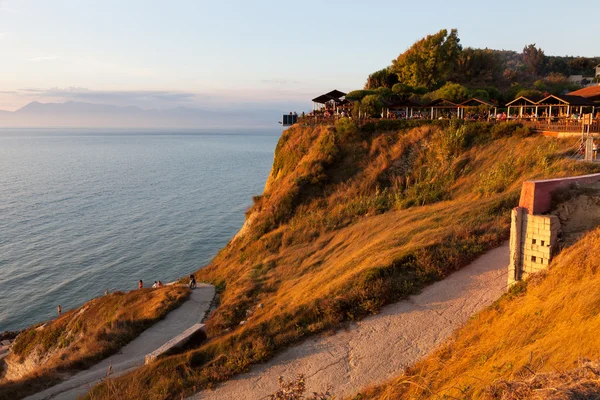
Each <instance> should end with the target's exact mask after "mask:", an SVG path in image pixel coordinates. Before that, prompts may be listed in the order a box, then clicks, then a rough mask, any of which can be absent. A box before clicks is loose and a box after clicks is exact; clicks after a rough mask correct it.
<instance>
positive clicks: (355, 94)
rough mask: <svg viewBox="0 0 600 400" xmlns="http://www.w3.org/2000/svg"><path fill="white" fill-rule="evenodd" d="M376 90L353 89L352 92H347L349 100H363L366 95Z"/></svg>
mask: <svg viewBox="0 0 600 400" xmlns="http://www.w3.org/2000/svg"><path fill="white" fill-rule="evenodd" d="M375 93H377V92H375V91H374V90H353V91H351V92H350V93H348V94H346V98H347V99H348V100H362V99H363V98H364V97H365V96H368V95H370V94H375Z"/></svg>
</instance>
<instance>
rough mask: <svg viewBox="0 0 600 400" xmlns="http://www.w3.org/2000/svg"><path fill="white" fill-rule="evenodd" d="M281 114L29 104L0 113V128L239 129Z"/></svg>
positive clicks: (270, 122) (270, 120)
mask: <svg viewBox="0 0 600 400" xmlns="http://www.w3.org/2000/svg"><path fill="white" fill-rule="evenodd" d="M280 119H281V112H278V111H276V110H266V109H265V110H260V109H258V110H257V109H256V108H253V109H251V110H247V111H246V110H243V109H239V108H238V109H235V110H232V111H206V110H200V109H195V108H187V107H176V108H171V109H166V110H155V109H152V110H144V109H141V108H139V107H119V106H113V105H106V104H93V103H81V102H72V101H71V102H66V103H39V102H37V101H34V102H31V103H29V104H27V105H26V106H24V107H22V108H20V109H18V110H16V111H1V110H0V127H111V128H191V129H193V128H238V127H239V128H242V127H268V126H271V127H273V126H276V124H277V121H278V120H280Z"/></svg>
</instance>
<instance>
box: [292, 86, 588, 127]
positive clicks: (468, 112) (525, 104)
mask: <svg viewBox="0 0 600 400" xmlns="http://www.w3.org/2000/svg"><path fill="white" fill-rule="evenodd" d="M588 89H589V88H588ZM580 92H581V91H580ZM574 93H577V92H574ZM585 94H586V95H583V93H582V95H578V94H568V95H560V96H557V95H549V96H546V97H544V98H543V99H541V100H538V101H536V100H533V99H530V98H527V97H524V96H521V97H519V98H517V99H515V100H513V101H511V102H509V103H508V104H506V111H505V112H503V113H498V105H497V104H495V103H492V102H490V101H487V100H483V99H480V98H476V97H473V98H470V99H468V100H466V101H463V102H461V103H455V102H452V101H449V100H446V99H437V100H434V101H432V102H430V103H428V104H421V103H419V102H418V101H415V100H412V99H406V98H402V97H399V96H392V97H391V98H389V99H384V100H382V103H383V104H382V106H383V107H382V109H381V114H380V115H379V116H378V117H377V118H373V117H372V116H368V115H365V114H364V113H363V112H359V113H358V115H356V114H355V115H354V116H352V115H351V111H352V108H353V106H354V104H355V102H354V101H352V100H349V99H345V95H346V94H345V93H343V92H340V91H339V90H332V91H331V92H329V93H325V94H323V95H321V96H318V97H316V98H314V99H313V100H312V101H313V111H312V112H311V113H309V114H308V115H306V116H305V118H304V119H300V120H301V121H302V122H303V123H305V124H322V123H325V124H326V123H333V122H334V121H335V120H336V119H339V118H343V117H349V118H353V119H355V120H356V121H355V122H356V123H358V124H359V125H362V124H365V123H368V122H373V121H376V120H385V119H392V120H396V119H407V120H413V119H419V120H438V119H457V118H458V119H465V120H470V121H488V122H494V123H502V122H507V121H518V122H521V123H523V124H524V125H527V126H529V127H531V128H532V129H534V130H536V131H540V132H544V133H550V134H559V135H560V134H567V135H569V134H570V135H572V134H575V133H584V132H589V133H595V134H600V90H598V89H596V88H594V90H588V91H586V92H585ZM587 95H589V96H587ZM586 115H587V117H586V118H584V116H586Z"/></svg>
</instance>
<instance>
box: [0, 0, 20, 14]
mask: <svg viewBox="0 0 600 400" xmlns="http://www.w3.org/2000/svg"><path fill="white" fill-rule="evenodd" d="M6 3H7V1H6V0H0V12H6V13H11V14H23V12H22V11H20V10H17V9H16V8H12V7H8V6H7V5H6Z"/></svg>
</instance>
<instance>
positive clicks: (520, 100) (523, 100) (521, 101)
mask: <svg viewBox="0 0 600 400" xmlns="http://www.w3.org/2000/svg"><path fill="white" fill-rule="evenodd" d="M535 105H536V102H535V101H533V100H531V99H528V98H527V97H525V96H519V97H517V98H516V99H514V100H513V101H511V102H510V103H506V107H517V106H535Z"/></svg>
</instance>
